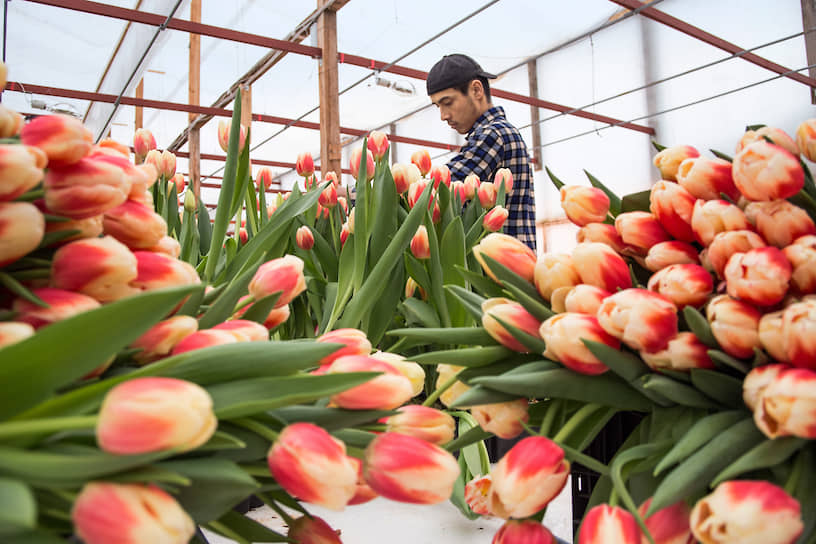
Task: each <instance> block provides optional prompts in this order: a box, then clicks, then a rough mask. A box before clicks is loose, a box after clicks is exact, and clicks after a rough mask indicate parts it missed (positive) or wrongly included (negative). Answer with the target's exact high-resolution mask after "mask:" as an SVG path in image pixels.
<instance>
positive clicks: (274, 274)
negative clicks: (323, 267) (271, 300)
mask: <svg viewBox="0 0 816 544" xmlns="http://www.w3.org/2000/svg"><path fill="white" fill-rule="evenodd" d="M305 290H306V278H305V277H304V275H303V260H301V259H300V258H299V257H296V256H294V255H285V256H283V257H279V258H277V259H272V260H271V261H267V262H265V263H264V264H262V265H261V266H260V268H258V270H257V271H256V272H255V275H254V276H253V277H252V281H250V282H249V294H250V295H252V296H253V297H255V300H260V299H262V298H263V297H265V296H268V295H271V294H273V293H277V292H280V293H281V294H280V297H278V301H277V302H276V303H275V307H276V308H280V307H281V306H285V305H287V304H289V303H290V302H292V300H294V298H295V297H296V296H298V295H299V294H300V293H302V292H303V291H305Z"/></svg>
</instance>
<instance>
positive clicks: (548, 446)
mask: <svg viewBox="0 0 816 544" xmlns="http://www.w3.org/2000/svg"><path fill="white" fill-rule="evenodd" d="M569 472H570V464H569V461H567V460H566V459H564V451H563V450H562V449H561V448H560V447H558V445H557V444H556V443H555V442H553V441H551V440H550V439H548V438H546V437H544V436H528V437H527V438H524V439H522V440H521V441H519V442H518V443H516V445H514V446H513V447H512V448H511V449H510V451H508V452H507V453H506V454H505V455H504V457H502V458H501V459H500V460H499V462H498V463H496V466H495V468H494V469H493V472H492V479H493V484H492V485H491V487H490V496H489V497H488V505H489V506H488V510H489V511H490V512H491V513H492V514H493V515H496V516H498V517H501V518H504V519H507V518H511V517H512V518H526V517H529V516H532V515H533V514H535V513H536V512H539V511H540V510H542V509H543V508H544V507H545V506H547V504H549V502H550V501H551V500H553V499H554V498H555V497H556V496H557V495H558V494H559V493H560V492H561V490H562V489H563V488H564V485H565V484H566V483H567V477H568V476H569Z"/></svg>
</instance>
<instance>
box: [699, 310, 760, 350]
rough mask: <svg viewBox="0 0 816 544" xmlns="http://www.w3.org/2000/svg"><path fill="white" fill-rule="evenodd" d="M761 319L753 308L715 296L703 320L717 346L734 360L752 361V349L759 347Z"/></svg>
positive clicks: (757, 311)
mask: <svg viewBox="0 0 816 544" xmlns="http://www.w3.org/2000/svg"><path fill="white" fill-rule="evenodd" d="M760 317H762V314H761V313H760V312H759V310H757V309H756V308H755V307H754V306H752V305H751V304H748V303H746V302H742V301H740V300H737V299H734V298H731V297H730V296H728V295H718V296H715V297H714V298H712V299H711V300H710V301H709V303H708V306H707V308H706V318H707V319H708V323H709V325H710V326H711V332H712V333H713V334H714V338H716V339H717V343H719V344H720V347H721V348H722V349H723V351H725V352H726V353H728V354H729V355H732V356H734V357H737V358H747V357H751V356H752V355H753V354H754V348H759V347H761V345H760V343H759V319H760Z"/></svg>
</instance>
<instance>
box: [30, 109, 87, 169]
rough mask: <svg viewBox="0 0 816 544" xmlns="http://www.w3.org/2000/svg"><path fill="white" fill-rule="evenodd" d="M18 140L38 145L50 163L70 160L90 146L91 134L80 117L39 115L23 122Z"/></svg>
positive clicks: (65, 163)
mask: <svg viewBox="0 0 816 544" xmlns="http://www.w3.org/2000/svg"><path fill="white" fill-rule="evenodd" d="M20 140H21V141H22V142H23V144H25V145H32V146H34V147H39V148H40V149H42V150H43V151H44V152H45V154H46V155H47V156H48V164H49V167H54V166H60V165H62V166H65V165H68V164H73V163H75V162H77V161H79V159H81V158H82V157H84V156H85V155H87V154H88V153H90V152H91V148H92V147H93V134H91V131H90V130H88V129H87V128H85V125H83V124H82V121H80V120H79V119H75V118H74V117H71V116H69V115H40V116H39V117H36V118H35V119H33V120H31V121H29V122H28V123H26V124H25V125H23V128H22V130H20Z"/></svg>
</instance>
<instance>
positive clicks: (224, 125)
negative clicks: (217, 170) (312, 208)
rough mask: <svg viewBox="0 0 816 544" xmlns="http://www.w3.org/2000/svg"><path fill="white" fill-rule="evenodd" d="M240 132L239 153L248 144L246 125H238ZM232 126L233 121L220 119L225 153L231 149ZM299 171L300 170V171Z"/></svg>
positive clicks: (220, 140)
mask: <svg viewBox="0 0 816 544" xmlns="http://www.w3.org/2000/svg"><path fill="white" fill-rule="evenodd" d="M238 126H239V132H238V153H241V152H242V151H243V150H244V145H245V144H246V137H247V128H246V127H245V126H244V125H238ZM231 128H232V123H231V122H230V121H226V120H223V119H222V120H221V121H218V145H219V146H221V149H223V150H224V153H226V152H227V151H229V140H230V130H231ZM298 173H299V172H298Z"/></svg>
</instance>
